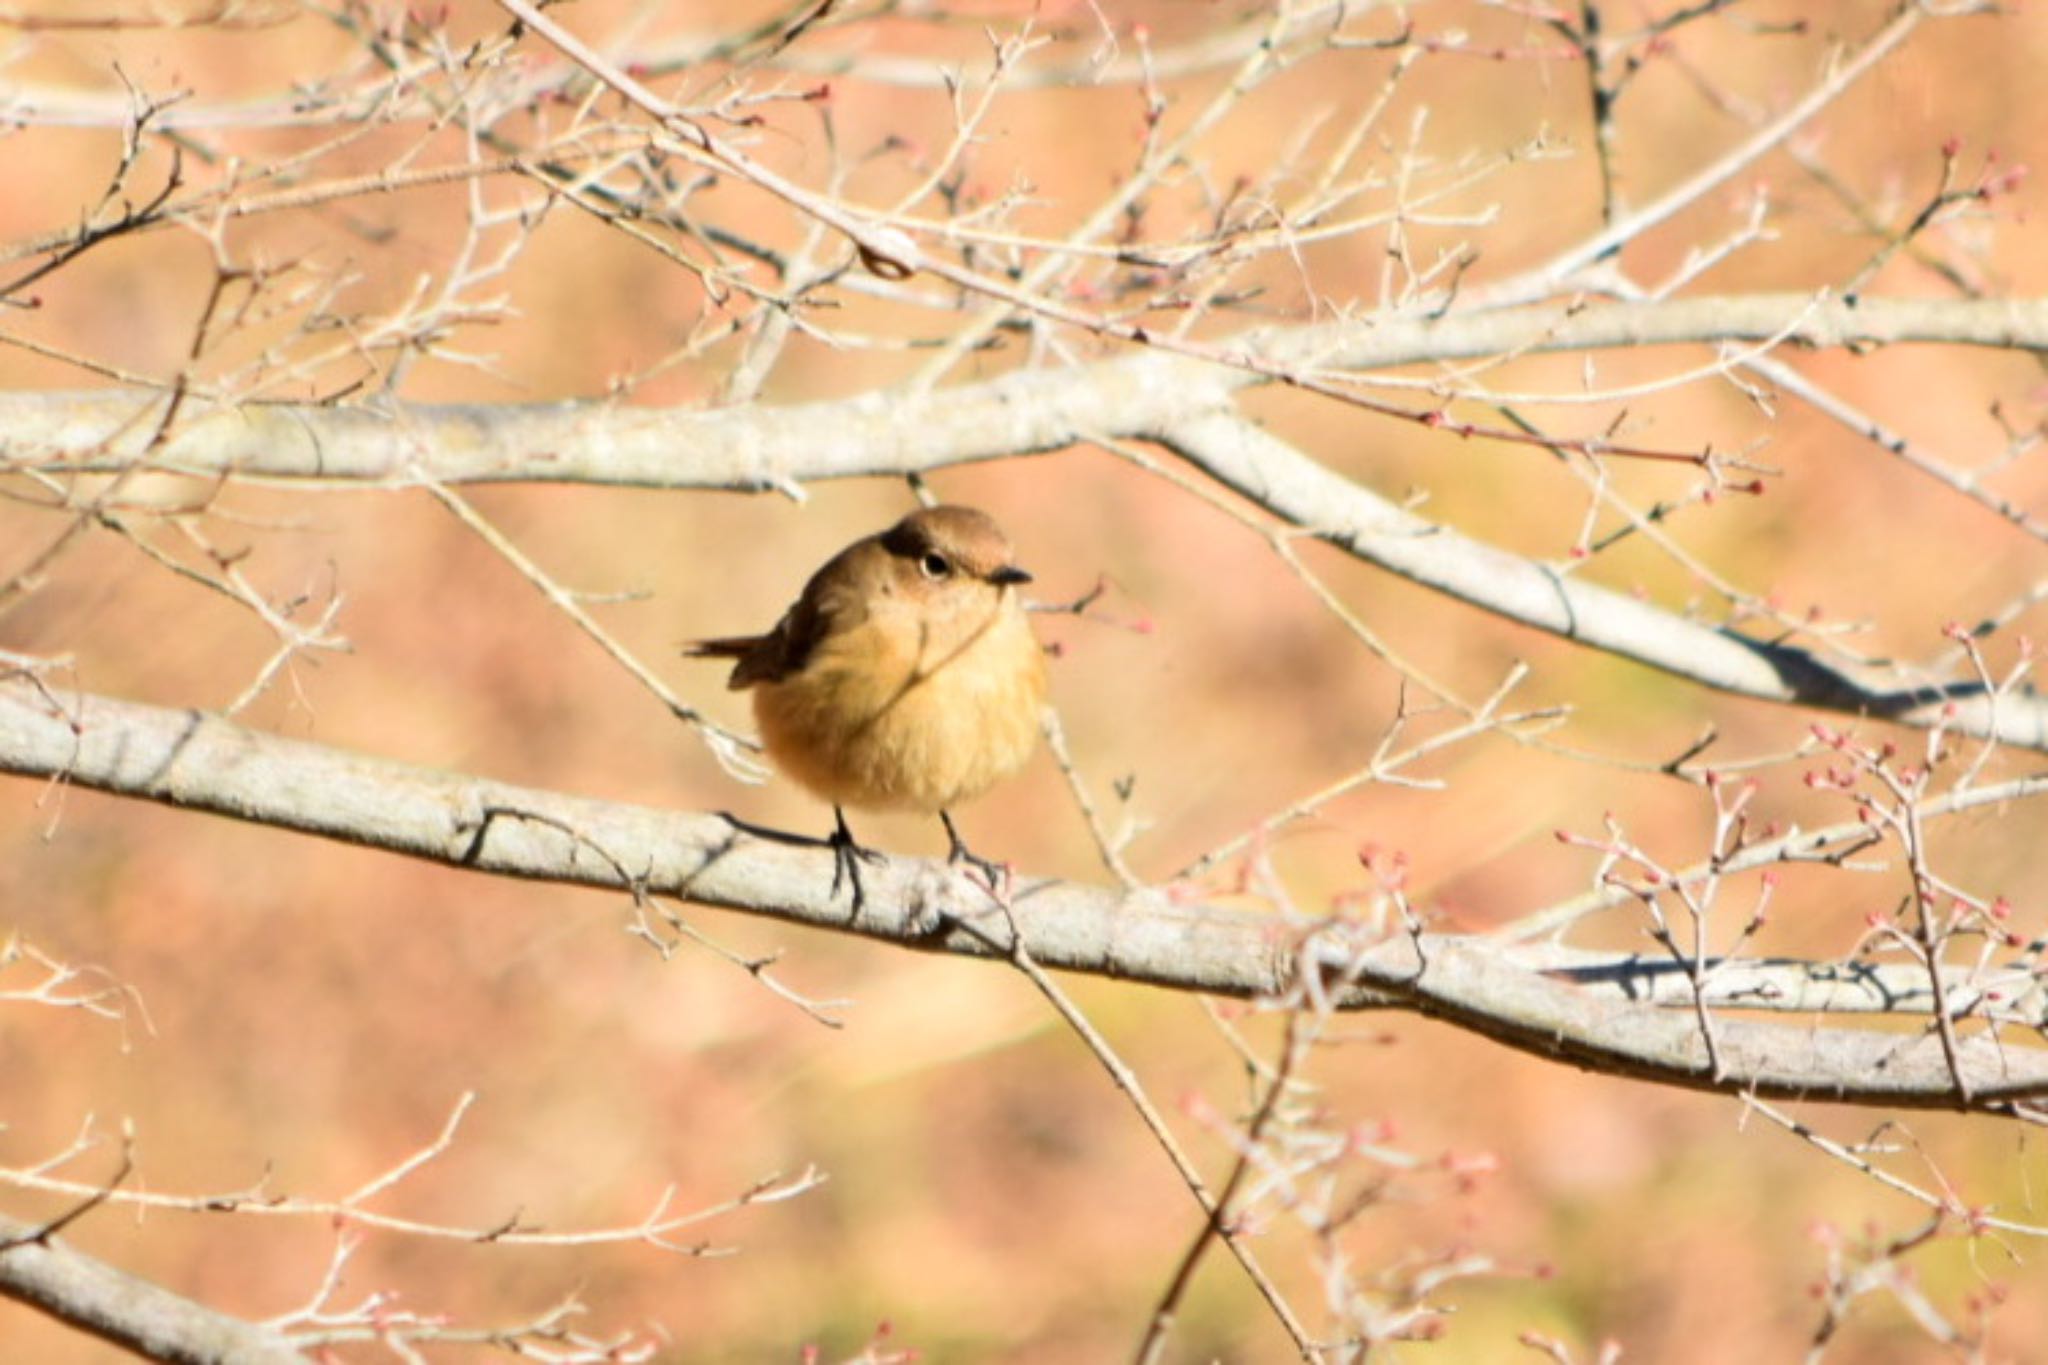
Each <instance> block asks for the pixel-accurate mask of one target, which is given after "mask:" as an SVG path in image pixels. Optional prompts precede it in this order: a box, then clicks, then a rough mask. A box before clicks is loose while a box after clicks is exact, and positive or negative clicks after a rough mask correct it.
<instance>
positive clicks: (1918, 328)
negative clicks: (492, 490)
mask: <svg viewBox="0 0 2048 1365" xmlns="http://www.w3.org/2000/svg"><path fill="white" fill-rule="evenodd" d="M1773 337H1783V338H1784V340H1785V343H1786V344H1788V345H1793V346H1811V347H1826V348H1837V347H1865V346H1876V345H1886V344H1898V343H1907V342H1917V343H1930V344H1952V345H1969V346H1987V347H1998V348H2008V349H2019V350H2029V351H2041V352H2048V299H1888V298H1859V299H1856V300H1853V301H1847V302H1845V301H1843V300H1840V299H1830V298H1826V297H1816V296H1815V295H1811V294H1759V295H1743V296H1735V297H1719V298H1688V299H1677V300H1670V301H1663V302H1607V303H1585V302H1581V303H1575V304H1546V305H1541V306H1531V307H1522V308H1508V309H1500V310H1497V311H1492V312H1479V313H1470V314H1453V315H1448V316H1444V317H1376V318H1373V319H1370V320H1365V321H1355V322H1346V323H1333V324H1329V325H1325V326H1316V327H1302V328H1290V329H1276V330H1274V331H1271V332H1262V333H1251V334H1246V335H1244V336H1241V337H1239V338H1238V339H1237V340H1235V341H1233V342H1226V343H1221V344H1219V345H1218V346H1217V347H1216V348H1215V351H1216V354H1217V355H1218V356H1219V357H1223V358H1225V359H1226V361H1227V359H1228V358H1229V357H1236V358H1238V359H1239V360H1240V362H1241V364H1242V365H1243V366H1245V367H1247V368H1232V367H1230V365H1229V364H1228V363H1225V364H1210V363H1205V362H1203V361H1200V360H1196V359H1193V358H1190V357H1187V356H1177V355H1170V354H1166V353H1163V352H1159V351H1141V352H1138V353H1136V354H1133V355H1129V356H1124V357H1121V358H1118V359H1115V360H1107V361H1102V362H1099V363H1097V364H1094V365H1089V366H1082V367H1077V368H1074V369H1065V370H1030V371H1020V372H1017V373H1013V374H1009V375H1005V376H1003V377H1001V378H999V379H995V380H991V381H988V382H986V383H981V384H969V385H963V386H961V387H958V388H952V389H944V390H939V391H935V392H930V393H924V394H909V393H887V392H878V393H871V394H864V395H862V396H860V397H856V398H851V399H842V400H837V401H832V402H820V403H801V404H792V405H787V406H781V407H770V406H761V405H750V406H747V407H742V408H728V409H714V410H703V409H664V408H644V407H629V406H626V405H623V404H616V403H607V402H586V401H568V402H558V403H536V404H517V405H512V404H413V403H394V404H390V405H388V406H383V407H379V408H375V409H372V408H364V407H331V406H309V405H295V404H278V403H252V404H245V405H242V406H240V407H231V408H222V407H214V408H208V407H207V406H206V405H205V404H203V403H201V402H199V401H198V399H197V398H195V397H191V396H188V397H187V398H186V399H185V412H186V413H187V414H188V415H187V416H186V417H185V418H184V419H183V420H181V421H180V423H179V424H178V427H177V429H176V430H175V431H173V432H171V433H169V435H168V437H167V438H166V439H164V440H163V441H161V442H160V443H158V444H157V445H156V446H155V448H154V449H152V450H151V451H150V453H149V459H150V465H151V467H152V468H157V469H164V470H171V471H183V472H189V473H193V474H199V475H206V476H219V475H222V474H239V475H242V476H245V477H253V478H277V479H316V480H336V481H346V482H370V483H385V484H398V485H404V484H407V483H410V482H416V481H433V482H436V483H447V484H456V483H472V482H550V483H594V484H629V485H637V486H644V487H649V488H725V489H757V490H767V489H776V488H787V487H790V486H792V485H795V484H799V483H805V482H809V481H811V480H814V479H834V478H849V477H856V476H866V475H878V474H905V473H910V472H913V471H918V470H929V469H936V468H939V467H942V466H945V465H949V464H959V463H963V462H966V461H970V460H992V459H1000V458H1003V457H1005V456H1012V455H1028V454H1033V453H1038V452H1043V451H1049V450H1057V449H1060V448H1062V447H1064V446H1069V445H1073V444H1075V443H1076V442H1079V441H1084V440H1088V439H1090V438H1093V437H1096V436H1107V437H1129V438H1133V439H1148V438H1150V437H1151V436H1153V435H1154V434H1155V433H1156V432H1157V431H1158V430H1160V429H1161V428H1163V427H1166V426H1168V425H1171V424H1172V423H1173V422H1174V421H1175V420H1176V419H1179V418H1181V417H1184V416H1186V415H1187V414H1188V413H1189V412H1191V411H1194V410H1198V409H1201V408H1204V407H1215V406H1220V405H1222V404H1224V403H1226V402H1227V401H1228V398H1229V395H1230V394H1231V393H1232V392H1234V391H1235V390H1237V389H1240V388H1243V387H1246V386H1248V385H1253V384H1262V383H1266V382H1269V381H1270V379H1271V378H1272V375H1271V374H1270V373H1267V372H1268V371H1280V370H1288V369H1292V368H1295V367H1300V366H1315V367H1318V368H1321V369H1324V370H1328V369H1336V368H1342V369H1350V370H1371V369H1382V368H1386V367H1390V366H1396V365H1416V364H1425V363H1430V362H1434V361H1443V360H1471V359H1478V358H1481V357H1486V356H1496V355H1505V354H1518V353H1530V352H1542V351H1579V350H1597V349H1603V348H1611V347H1636V346H1646V345H1671V344H1680V343H1695V344H1718V343H1722V342H1760V341H1768V340H1770V339H1771V338H1773ZM168 401H169V399H168V395H165V394H153V393H147V392H140V391H134V390H120V389H107V390H99V391H94V392H74V393H51V392H35V391H21V392H12V393H0V462H4V463H12V464H18V465H26V466H30V467H35V468H41V469H44V470H46V471H49V472H53V473H55V472H62V471H65V470H80V471H101V472H105V471H110V470H115V469H120V468H124V467H126V466H127V465H128V464H129V463H131V462H132V461H133V460H135V459H136V458H138V457H139V456H140V455H141V454H142V452H143V449H144V447H145V446H146V445H147V444H148V441H149V439H150V437H151V435H152V434H153V433H154V430H155V424H154V423H153V422H152V421H150V420H148V417H149V416H150V415H151V414H152V413H153V411H154V409H155V408H156V406H157V405H161V404H163V403H166V402H168Z"/></svg>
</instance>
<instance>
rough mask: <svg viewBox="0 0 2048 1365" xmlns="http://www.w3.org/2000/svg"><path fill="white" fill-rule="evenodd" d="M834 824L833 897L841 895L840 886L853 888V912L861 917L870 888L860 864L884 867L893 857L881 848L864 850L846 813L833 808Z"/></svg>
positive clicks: (832, 837) (831, 843)
mask: <svg viewBox="0 0 2048 1365" xmlns="http://www.w3.org/2000/svg"><path fill="white" fill-rule="evenodd" d="M832 816H833V820H834V822H835V823H834V825H833V828H832V833H831V835H830V836H829V837H827V838H826V840H825V842H826V843H828V844H830V845H831V846H832V894H833V895H834V896H837V895H838V894H839V886H840V883H842V882H844V883H846V884H848V885H850V886H851V887H852V888H853V913H854V917H855V918H859V916H860V911H861V907H862V906H864V905H866V904H867V899H868V896H867V888H866V887H864V886H862V885H861V880H860V865H861V864H862V863H864V862H865V863H873V864H874V865H875V866H876V867H880V866H881V865H882V864H883V863H885V862H887V861H888V860H889V855H887V854H886V853H883V852H882V851H881V850H880V849H875V848H862V847H861V846H860V845H859V844H858V843H856V842H855V841H854V837H853V831H852V830H850V829H848V828H847V827H846V812H845V811H842V810H840V809H839V807H837V806H834V807H833V808H832Z"/></svg>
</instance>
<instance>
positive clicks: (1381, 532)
mask: <svg viewBox="0 0 2048 1365" xmlns="http://www.w3.org/2000/svg"><path fill="white" fill-rule="evenodd" d="M1159 440H1160V441H1161V443H1162V444H1164V445H1166V446H1167V447H1168V448H1169V449H1171V450H1173V451H1174V452H1175V453H1176V454H1178V455H1180V456H1182V457H1183V458H1184V459H1186V460H1188V461H1189V462H1191V463H1193V464H1195V465H1198V466H1199V467H1201V468H1202V469H1203V470H1205V471H1207V472H1208V473H1209V474H1211V475H1212V476H1214V477H1215V478H1217V479H1219V480H1221V481H1222V482H1224V483H1226V484H1228V485H1230V486H1231V487H1232V488H1234V489H1236V490H1237V491H1238V492H1240V493H1242V494H1244V495H1245V496H1246V497H1248V498H1251V499H1252V500H1253V501H1255V502H1257V503H1258V504H1259V505H1260V506H1262V507H1264V508H1266V509H1267V510H1268V511H1270V512H1272V513H1274V514H1275V515H1277V516H1280V517H1284V518H1286V519H1287V520H1288V521H1291V522H1294V523H1295V524H1296V525H1299V526H1302V527H1304V528H1306V529H1308V530H1310V531H1313V532H1314V533H1315V534H1316V535H1318V536H1320V537H1321V538H1322V539H1324V540H1327V541H1329V542H1330V543H1331V544H1333V545H1337V546H1340V547H1341V548H1343V549H1345V550H1348V551H1350V552H1351V553H1352V554H1355V555H1357V556H1358V557H1359V558H1360V559H1364V560H1367V561H1369V562H1371V563H1374V564H1377V565H1379V566H1381V567H1382V568H1385V569H1389V570H1391V571H1393V572H1394V573H1397V574H1400V575H1401V576H1402V577H1403V578H1407V579H1411V580H1412V581H1414V582H1417V583H1420V584H1423V585H1424V586H1426V587H1431V588H1435V589H1437V590H1438V591H1439V592H1443V593H1447V594H1449V595H1450V596H1452V597H1456V598H1458V599H1459V600H1461V601H1465V602H1469V603H1471V604H1472V605H1474V606H1477V607H1482V608H1484V609H1486V610H1487V611H1490V612H1493V613H1495V614H1497V615H1500V616H1504V617H1506V618H1507V619H1509V620H1511V621H1518V622H1520V623H1522V624H1523V625H1527V626H1534V627H1536V628H1537V629H1538V630H1543V631H1548V632H1549V633H1551V634H1553V635H1558V636H1562V637H1563V638H1565V639H1567V640H1572V641H1574V642H1576V643H1579V644H1584V645H1591V646H1593V647H1594V648H1596V649H1600V650H1604V651H1606V652H1608V653H1610V654H1616V655H1619V656H1620V657H1622V658H1624V659H1633V660H1635V661H1636V662H1638V663H1643V664H1648V665H1649V666H1650V667H1652V668H1658V669H1662V670H1663V671H1665V672H1667V673H1671V674H1674V675H1676V676H1678V677H1681V678H1686V679H1689V680H1691V681H1693V682H1697V683H1700V684H1703V685H1705V686H1707V687H1712V688H1716V689H1718V690H1720V691H1723V692H1732V693H1736V694H1737V695H1740V696H1745V697H1754V698H1757V699H1758V700H1761V701H1772V702H1781V703H1791V704H1795V705H1799V706H1810V707H1815V708H1818V709H1822V710H1829V711H1842V712H1848V713H1850V714H1852V715H1863V716H1871V717H1875V718H1878V719H1882V720H1890V721H1896V722H1898V723H1899V724H1902V725H1912V726H1917V727H1920V728H1923V729H1928V728H1933V727H1935V726H1943V727H1946V728H1948V729H1952V730H1955V731H1957V732H1960V733H1963V734H1968V735H1974V736H1980V737H1981V736H1990V735H1996V736H1997V737H1998V739H1999V740H2000V742H2002V743H2005V744H2011V745H2015V746H2018V747H2022V748H2028V749H2048V701H2044V699H2043V698H2041V697H2040V696H2038V695H2036V694H2034V693H2031V692H2013V693H2007V694H2003V695H1993V694H1992V693H1991V692H1990V691H1989V690H1988V689H1987V688H1985V686H1984V685H1983V683H1982V682H1981V681H1980V680H1977V679H1964V680H1961V681H1957V682H1948V683H1929V684H1922V685H1912V686H1899V685H1897V684H1896V683H1891V682H1887V681H1885V680H1884V679H1882V678H1880V677H1878V676H1876V675H1875V673H1874V671H1873V673H1872V675H1871V676H1864V677H1859V676H1852V674H1851V673H1850V672H1849V671H1848V670H1847V669H1845V668H1843V667H1841V666H1839V665H1836V664H1834V663H1830V662H1828V661H1827V660H1824V659H1821V658H1819V657H1817V656H1816V655H1814V654H1812V653H1811V652H1809V651H1807V650H1804V649H1800V648H1797V647H1795V646H1791V645H1782V644H1774V643H1771V642H1768V641H1764V640H1757V639H1752V638H1750V637H1749V636H1746V635H1740V634H1737V633H1736V632H1734V631H1730V630H1722V629H1719V628H1717V627H1715V626H1712V625H1708V624H1705V623H1703V622H1699V621H1693V620H1688V619H1687V618H1685V617H1683V616H1679V615H1677V614H1676V613H1673V612H1670V611H1666V610H1664V609H1663V608H1661V607H1657V606H1653V605H1652V604H1650V603H1649V602H1645V601H1642V600H1640V599H1638V598H1636V597H1633V596H1631V595H1629V594H1628V593H1624V592H1617V591H1616V590H1614V589H1613V588H1608V587H1603V586H1601V585H1600V584H1598V583H1591V582H1587V581H1586V580H1584V579H1582V578H1577V577H1574V576H1572V575H1570V574H1568V573H1566V572H1565V571H1564V570H1563V569H1561V568H1559V567H1557V566H1555V565H1550V564H1544V563H1541V562H1539V561H1537V560H1532V559H1524V558H1522V557H1521V556H1519V555H1513V554H1509V553H1507V552H1506V551H1504V550H1500V549H1496V548H1495V547H1493V546H1491V545H1488V544H1486V543H1484V542H1482V541H1477V540H1473V539H1471V538H1470V537H1468V536H1463V535H1460V534H1459V533H1458V532H1456V531H1453V530H1451V529H1450V528H1448V527H1446V526H1441V525H1438V524H1436V523H1434V522H1430V521H1427V520H1424V519H1423V518H1421V517H1418V516H1416V515H1414V514H1413V513H1411V512H1407V511H1404V510H1403V509H1401V508H1399V507H1397V506H1395V505H1394V504H1393V503H1390V502H1388V501H1387V500H1386V499H1385V498H1382V497H1380V496H1379V495H1378V494H1376V493H1373V492H1371V491H1370V490H1368V489H1366V488H1363V487H1361V486H1360V485H1358V484H1355V483H1353V482H1352V481H1351V480H1349V479H1346V478H1345V477H1343V476H1342V475H1340V474H1337V473H1335V472H1333V471H1331V470H1330V469H1328V468H1326V467H1325V466H1323V465H1321V464H1319V463H1317V462H1316V461H1315V460H1312V459H1310V458H1309V457H1308V456H1307V455H1304V454H1303V453H1302V452H1301V451H1299V450H1297V449H1296V448H1295V447H1294V446H1292V445H1290V444H1288V443H1287V442H1285V441H1283V440H1281V439H1280V438H1279V437H1277V436H1274V435H1273V434H1272V433H1270V432H1268V431H1266V430H1265V429H1264V428H1263V427H1260V426H1258V425H1256V424H1254V423H1252V422H1250V421H1247V420H1246V419H1245V418H1243V417H1240V416H1238V415H1237V414H1235V413H1230V412H1215V413H1210V414H1206V415H1197V416H1194V417H1189V418H1184V419H1182V420H1180V421H1178V422H1175V423H1174V424H1172V426H1170V427H1169V428H1168V429H1166V430H1165V431H1163V432H1162V433H1160V436H1159Z"/></svg>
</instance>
